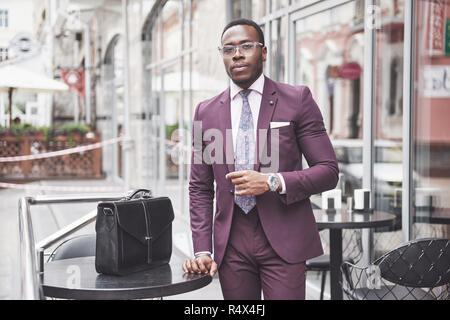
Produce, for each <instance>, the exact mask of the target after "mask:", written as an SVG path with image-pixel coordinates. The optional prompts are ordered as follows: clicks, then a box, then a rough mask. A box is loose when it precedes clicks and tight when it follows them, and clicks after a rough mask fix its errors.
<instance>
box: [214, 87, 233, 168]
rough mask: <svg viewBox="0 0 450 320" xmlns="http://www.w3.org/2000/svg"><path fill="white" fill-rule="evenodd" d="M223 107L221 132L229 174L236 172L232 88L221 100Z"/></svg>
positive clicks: (220, 117) (220, 116) (221, 108)
mask: <svg viewBox="0 0 450 320" xmlns="http://www.w3.org/2000/svg"><path fill="white" fill-rule="evenodd" d="M220 103H221V107H220V111H219V115H218V116H219V119H222V121H219V123H220V131H221V132H222V137H223V155H224V161H225V163H226V164H227V167H228V172H233V171H234V147H233V135H232V132H231V106H230V103H231V99H230V88H228V90H226V91H225V92H224V94H223V95H222V99H220Z"/></svg>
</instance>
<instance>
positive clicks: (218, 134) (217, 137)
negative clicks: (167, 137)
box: [170, 121, 280, 172]
mask: <svg viewBox="0 0 450 320" xmlns="http://www.w3.org/2000/svg"><path fill="white" fill-rule="evenodd" d="M268 132H270V135H269V134H268ZM250 134H252V135H253V134H254V132H250V131H249V132H248V135H250ZM181 135H183V136H184V137H190V135H189V134H188V132H187V130H184V131H183V132H180V130H177V131H176V132H175V134H173V135H172V137H171V139H172V141H174V139H178V138H179V137H180V136H181ZM257 136H258V137H259V139H258V138H256V137H255V145H254V149H252V148H251V149H250V152H252V153H254V156H251V157H250V159H248V162H245V163H249V164H255V163H256V162H257V161H259V163H260V164H261V172H278V169H279V163H280V157H279V152H280V137H279V129H275V128H274V129H271V130H270V131H269V130H267V129H258V134H257ZM249 138H250V137H249V136H245V134H244V139H249ZM268 140H270V149H268ZM188 142H189V145H191V146H192V150H191V149H190V148H183V147H182V146H181V144H180V143H172V145H173V147H172V149H171V152H170V156H171V160H172V162H173V163H175V164H180V163H181V164H192V163H193V164H202V163H204V164H208V165H213V164H235V151H234V150H233V131H232V129H226V130H225V136H224V134H223V131H222V130H220V129H217V128H208V129H206V130H204V131H203V127H202V121H194V123H193V140H192V141H188ZM256 150H258V152H256ZM268 150H270V155H269V154H268ZM191 155H192V158H191Z"/></svg>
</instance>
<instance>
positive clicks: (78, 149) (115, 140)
mask: <svg viewBox="0 0 450 320" xmlns="http://www.w3.org/2000/svg"><path fill="white" fill-rule="evenodd" d="M123 140H128V138H127V137H125V136H120V137H117V138H113V139H109V140H105V141H101V142H97V143H93V144H89V145H87V146H80V147H75V148H70V149H64V150H59V151H52V152H46V153H38V154H31V155H26V156H14V157H2V158H0V162H16V161H24V160H35V159H44V158H51V157H57V156H63V155H67V154H71V153H79V152H84V151H88V150H93V149H98V148H102V147H103V146H106V145H109V144H113V143H118V142H120V141H123Z"/></svg>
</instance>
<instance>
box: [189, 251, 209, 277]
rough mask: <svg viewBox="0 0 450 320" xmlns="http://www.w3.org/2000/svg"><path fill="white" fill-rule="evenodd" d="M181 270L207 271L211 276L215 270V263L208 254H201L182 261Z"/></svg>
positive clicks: (190, 271)
mask: <svg viewBox="0 0 450 320" xmlns="http://www.w3.org/2000/svg"><path fill="white" fill-rule="evenodd" d="M183 271H184V272H189V273H198V274H200V273H205V274H206V273H209V275H210V276H211V277H214V275H215V274H216V272H217V263H216V262H215V261H214V260H213V259H212V258H211V256H210V255H209V254H202V255H200V256H198V257H196V258H195V259H193V260H192V259H188V260H186V261H185V262H184V263H183Z"/></svg>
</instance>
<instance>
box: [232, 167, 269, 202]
mask: <svg viewBox="0 0 450 320" xmlns="http://www.w3.org/2000/svg"><path fill="white" fill-rule="evenodd" d="M268 177H269V175H268V174H265V173H261V172H257V171H253V170H244V171H235V172H230V173H229V174H227V175H226V176H225V178H227V179H231V182H232V183H233V184H234V185H236V195H238V196H258V195H260V194H263V193H264V192H266V191H269V190H270V189H269V185H268V184H267V178H268Z"/></svg>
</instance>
